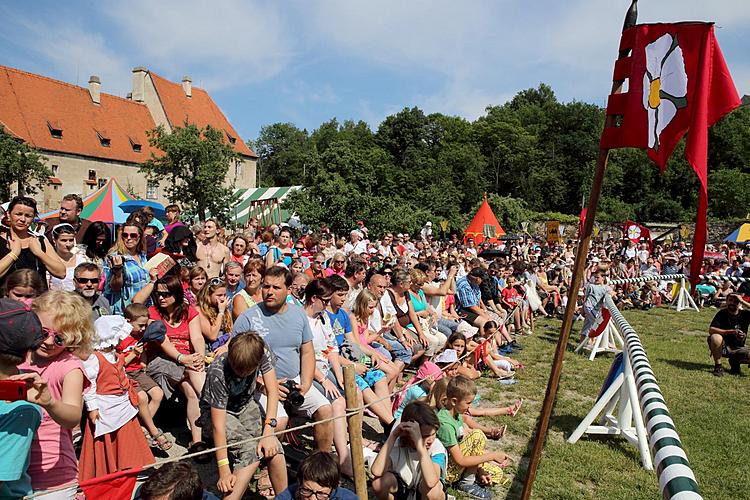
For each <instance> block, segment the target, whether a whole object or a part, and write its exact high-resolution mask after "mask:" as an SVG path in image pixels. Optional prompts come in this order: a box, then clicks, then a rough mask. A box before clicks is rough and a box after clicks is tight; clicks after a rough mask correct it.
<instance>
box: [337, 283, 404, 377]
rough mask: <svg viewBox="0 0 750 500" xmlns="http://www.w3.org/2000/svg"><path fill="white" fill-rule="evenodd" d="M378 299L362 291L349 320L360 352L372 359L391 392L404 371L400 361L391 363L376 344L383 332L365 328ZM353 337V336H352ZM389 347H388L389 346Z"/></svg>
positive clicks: (388, 355) (383, 348)
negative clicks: (385, 378) (383, 374)
mask: <svg viewBox="0 0 750 500" xmlns="http://www.w3.org/2000/svg"><path fill="white" fill-rule="evenodd" d="M377 304H378V299H377V298H376V297H375V295H373V294H372V292H370V291H369V290H366V289H365V290H362V291H361V292H360V293H359V295H357V298H356V300H355V302H354V307H353V309H352V313H351V314H350V315H349V320H350V322H351V325H352V330H353V331H354V332H356V333H355V335H356V337H355V342H357V343H358V344H359V347H360V348H361V349H362V351H363V352H364V353H365V354H366V355H368V356H370V357H371V358H372V361H373V363H374V365H375V366H376V367H377V368H378V369H379V370H381V371H382V372H383V373H385V375H386V377H387V378H388V387H389V389H390V390H393V389H394V388H395V387H396V382H397V381H398V376H399V374H400V373H401V371H402V370H403V369H404V363H403V362H402V361H396V362H393V361H391V353H390V352H389V351H388V350H387V349H386V348H385V347H383V346H382V345H381V344H379V343H377V342H376V339H379V338H380V337H381V336H382V335H383V333H385V331H380V332H373V331H371V330H369V329H368V328H367V325H368V323H369V321H370V316H372V315H373V313H374V312H375V308H376V307H377ZM353 336H354V335H353ZM389 347H390V345H389Z"/></svg>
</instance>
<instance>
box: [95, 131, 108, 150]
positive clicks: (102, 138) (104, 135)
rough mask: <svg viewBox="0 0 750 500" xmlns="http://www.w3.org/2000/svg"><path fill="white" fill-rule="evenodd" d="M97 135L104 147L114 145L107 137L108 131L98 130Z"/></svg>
mask: <svg viewBox="0 0 750 500" xmlns="http://www.w3.org/2000/svg"><path fill="white" fill-rule="evenodd" d="M96 136H97V137H98V138H99V144H101V145H102V147H104V148H108V147H110V146H111V145H112V141H111V140H110V138H109V137H107V133H106V132H104V131H99V130H97V131H96Z"/></svg>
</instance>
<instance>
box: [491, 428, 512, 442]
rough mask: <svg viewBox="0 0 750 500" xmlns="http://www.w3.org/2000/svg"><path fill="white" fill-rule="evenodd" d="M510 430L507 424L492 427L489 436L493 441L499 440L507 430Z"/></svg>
mask: <svg viewBox="0 0 750 500" xmlns="http://www.w3.org/2000/svg"><path fill="white" fill-rule="evenodd" d="M507 430H508V426H507V425H503V426H501V427H498V428H496V429H492V430H491V431H490V432H488V433H487V437H488V438H490V439H492V440H493V441H497V440H498V439H500V438H502V437H503V436H505V431H507Z"/></svg>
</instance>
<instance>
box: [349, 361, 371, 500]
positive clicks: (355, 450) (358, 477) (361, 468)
mask: <svg viewBox="0 0 750 500" xmlns="http://www.w3.org/2000/svg"><path fill="white" fill-rule="evenodd" d="M355 374H356V369H355V368H354V365H346V366H344V394H345V395H346V411H347V413H348V412H351V411H353V410H356V409H357V408H358V407H359V402H358V401H357V383H356V382H355V381H354V376H355ZM347 424H348V427H349V453H350V455H351V457H352V469H354V489H355V490H356V493H357V496H358V497H359V498H367V476H366V475H365V455H364V451H363V449H362V409H361V408H360V410H359V411H358V412H356V413H353V414H352V415H350V416H349V417H347Z"/></svg>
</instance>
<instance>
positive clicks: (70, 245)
mask: <svg viewBox="0 0 750 500" xmlns="http://www.w3.org/2000/svg"><path fill="white" fill-rule="evenodd" d="M52 241H53V243H54V245H55V252H57V256H58V257H60V260H62V262H63V264H65V277H64V278H56V277H54V276H50V277H49V289H50V290H65V291H66V292H72V291H73V290H74V289H75V285H74V284H73V271H74V270H75V268H76V266H78V264H81V263H83V262H85V261H86V255H85V254H84V253H83V252H81V251H80V249H79V248H76V235H75V230H74V229H73V226H71V225H70V224H68V223H67V222H63V223H61V224H58V225H57V226H55V227H53V228H52Z"/></svg>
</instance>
